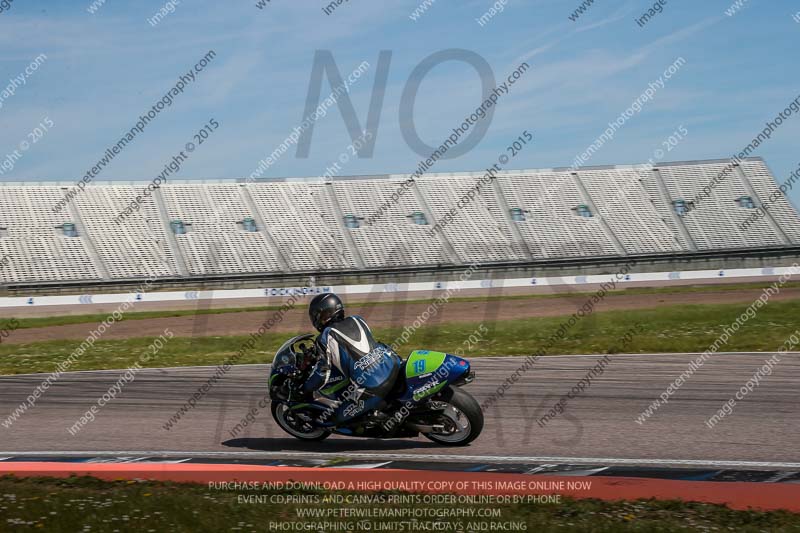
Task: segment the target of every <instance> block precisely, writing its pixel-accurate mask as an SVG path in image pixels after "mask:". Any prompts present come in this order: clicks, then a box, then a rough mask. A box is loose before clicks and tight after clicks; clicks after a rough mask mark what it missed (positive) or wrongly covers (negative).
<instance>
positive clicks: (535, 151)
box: [0, 0, 800, 205]
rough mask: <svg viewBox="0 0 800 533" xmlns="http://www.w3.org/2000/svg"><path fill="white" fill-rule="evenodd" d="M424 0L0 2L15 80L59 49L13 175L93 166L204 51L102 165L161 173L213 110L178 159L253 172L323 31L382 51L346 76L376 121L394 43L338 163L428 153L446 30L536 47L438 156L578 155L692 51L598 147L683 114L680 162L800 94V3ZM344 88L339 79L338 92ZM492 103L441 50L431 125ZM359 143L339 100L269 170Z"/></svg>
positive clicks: (440, 128) (4, 62) (634, 158)
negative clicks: (737, 6) (530, 137)
mask: <svg viewBox="0 0 800 533" xmlns="http://www.w3.org/2000/svg"><path fill="white" fill-rule="evenodd" d="M421 1H422V0H419V1H403V2H376V1H372V2H367V1H366V0H349V2H347V3H344V4H342V5H341V6H339V7H338V8H337V9H336V10H335V11H334V12H333V13H332V14H331V15H326V14H325V13H323V11H322V6H323V5H325V4H326V2H323V1H317V0H303V1H299V0H294V1H290V0H271V2H270V3H269V5H267V6H266V7H265V8H264V9H257V8H256V7H255V3H256V0H249V1H243V2H219V1H218V2H210V1H204V0H181V2H180V4H178V5H177V6H176V9H175V11H174V12H173V13H171V14H169V15H168V16H167V17H166V18H164V19H163V20H162V21H161V22H160V23H159V24H158V25H157V26H155V27H151V26H150V24H148V22H147V19H148V18H150V17H152V16H153V15H154V14H155V13H156V12H157V11H158V10H159V8H160V7H161V6H163V5H164V3H165V2H162V1H140V2H123V1H122V0H107V2H106V3H105V4H104V5H102V6H101V7H100V8H99V10H98V11H97V12H96V13H95V14H90V13H88V12H87V7H88V6H89V4H90V2H89V1H88V0H85V1H80V2H78V1H74V0H65V1H59V2H55V1H41V2H30V1H27V0H14V2H13V3H12V4H11V7H10V8H8V9H7V10H6V11H4V12H2V13H0V91H2V89H3V88H4V87H5V86H6V85H7V84H8V80H9V79H10V78H13V77H15V76H18V75H19V74H21V73H22V72H23V70H24V69H25V67H26V66H27V65H28V64H29V63H30V61H31V60H32V59H33V58H35V57H36V56H38V55H39V54H42V53H43V54H45V55H46V56H47V60H46V61H45V62H44V63H43V64H42V65H41V66H40V68H39V70H38V71H37V72H35V73H34V74H33V75H32V76H31V77H30V78H29V79H28V80H27V82H26V85H25V86H22V87H19V88H17V90H16V93H15V94H14V95H13V96H11V97H9V98H6V99H5V100H4V102H3V106H2V108H0V124H2V128H0V160H2V159H4V158H5V154H7V153H10V152H12V151H13V150H14V149H15V148H16V147H17V146H18V145H19V143H20V141H22V140H24V139H25V138H26V136H27V134H28V133H29V132H31V130H32V129H33V128H34V127H35V126H36V125H37V124H39V122H40V121H41V120H42V119H43V118H44V117H49V118H50V119H51V120H52V121H53V122H54V126H53V128H52V129H51V131H49V132H48V133H47V134H46V135H45V136H44V137H43V138H42V140H41V141H39V142H37V143H36V144H35V145H33V146H31V148H30V149H29V150H27V151H26V152H25V153H24V156H23V157H22V159H20V160H19V161H17V162H16V163H15V166H14V168H13V170H11V171H9V172H7V173H5V174H4V175H3V176H2V177H0V179H2V180H6V181H20V180H40V179H44V180H54V179H58V180H65V181H76V180H78V179H80V177H81V176H83V174H84V173H85V172H86V171H87V170H88V169H89V168H90V167H91V166H92V165H93V164H94V163H95V162H96V161H97V160H98V159H99V158H100V157H101V156H102V155H103V153H104V151H105V149H106V148H107V147H108V146H110V145H112V144H114V143H116V141H117V140H118V139H119V137H120V136H121V135H122V134H123V133H124V132H125V131H127V130H129V129H130V128H131V127H132V126H133V125H134V124H135V122H136V120H137V119H138V116H139V115H140V114H142V113H143V112H145V111H146V110H147V109H149V108H150V107H151V106H152V105H153V103H155V102H156V101H157V100H158V99H159V98H160V97H161V96H162V95H163V93H164V92H166V90H168V89H169V88H170V87H171V86H172V85H174V83H175V81H176V79H177V77H178V76H179V75H180V74H181V73H184V72H186V71H187V70H189V69H190V68H191V66H192V65H194V63H195V62H196V61H197V60H199V59H200V58H201V57H202V56H203V55H205V53H206V52H207V51H208V50H209V49H213V50H214V51H215V52H216V53H217V57H216V59H215V60H214V61H213V63H212V64H211V65H210V66H209V67H207V69H206V70H205V71H204V72H203V73H201V74H199V75H198V79H197V81H196V82H195V83H194V84H192V85H191V86H189V87H188V88H187V89H186V91H185V92H184V94H182V95H181V96H179V97H178V98H177V99H176V100H175V103H174V104H173V105H172V106H171V107H170V108H168V109H166V110H165V111H164V112H162V113H161V114H160V115H159V117H158V118H157V120H156V121H155V122H154V123H153V124H152V125H150V126H148V128H147V129H146V130H145V132H144V133H143V134H141V135H139V136H137V138H136V140H135V141H134V142H133V143H132V144H130V145H129V146H128V147H127V148H126V149H125V150H124V152H123V153H122V154H120V155H119V156H118V157H117V158H115V159H114V160H113V161H112V162H111V164H110V165H109V166H108V167H107V168H106V169H105V170H104V171H103V172H102V173H101V174H100V176H99V177H98V178H97V180H98V181H105V180H111V179H125V180H130V179H136V180H149V179H152V178H153V177H155V176H156V175H157V174H158V173H159V172H160V170H161V169H162V168H163V166H164V164H165V163H166V162H168V161H169V160H170V159H171V158H172V156H173V155H174V154H175V153H176V152H178V151H179V150H181V149H182V147H183V146H184V145H185V143H186V142H188V141H190V140H192V135H193V134H194V133H196V132H197V131H198V130H199V129H200V128H202V127H203V125H204V124H206V123H207V122H208V120H209V119H210V118H214V119H216V120H217V121H218V122H219V123H220V128H219V129H218V130H217V131H215V132H214V133H213V134H212V136H211V137H210V139H209V140H208V141H207V142H206V143H205V144H203V146H201V147H198V149H197V150H196V151H195V152H194V153H193V154H192V156H191V158H190V159H189V160H188V161H187V162H186V163H185V164H184V165H183V167H182V168H181V170H180V172H179V173H178V175H177V177H181V178H230V177H241V176H245V175H247V174H249V173H250V172H252V171H253V170H254V169H255V168H256V167H257V166H258V162H259V160H260V159H262V158H264V157H266V155H267V154H269V153H270V152H272V151H273V149H274V148H275V147H276V146H277V145H278V144H279V143H280V142H281V141H282V140H283V139H284V138H285V137H286V136H287V135H288V134H289V133H290V132H291V130H292V128H294V127H295V126H296V125H297V124H299V123H300V122H301V120H302V118H303V110H304V106H305V100H306V95H307V93H308V85H309V78H310V74H311V67H312V60H313V57H314V52H315V50H318V49H327V50H330V51H331V52H332V53H333V54H334V57H335V58H336V61H337V64H338V67H339V70H340V71H341V72H342V74H343V75H347V74H348V73H349V72H351V71H352V70H354V69H355V68H356V67H357V66H358V65H359V64H360V63H361V62H362V61H368V62H369V63H370V65H371V68H370V69H369V71H368V72H367V73H366V74H365V75H364V76H363V77H362V78H361V80H359V81H358V82H357V83H356V84H355V85H354V86H353V88H352V90H351V94H350V97H351V99H352V102H353V105H354V106H355V109H356V112H357V114H358V117H359V119H360V120H361V122H362V124H364V123H365V121H366V114H367V109H368V106H369V101H370V98H371V96H372V90H373V80H374V75H375V69H376V67H377V64H378V54H379V52H380V51H381V50H391V51H392V53H393V55H392V62H391V66H390V70H389V78H388V83H387V86H386V88H385V91H386V93H385V98H384V102H383V108H382V115H381V120H380V125H379V128H378V132H377V141H376V145H375V152H374V154H373V157H371V158H368V159H353V160H351V161H349V162H348V163H347V164H346V165H345V166H344V167H343V170H342V173H343V174H383V173H409V172H413V170H414V169H415V168H416V165H417V162H418V161H419V159H420V156H419V155H417V154H416V153H414V151H412V150H411V149H410V148H409V147H408V146H407V145H406V143H405V142H404V140H403V137H402V134H401V131H400V126H399V123H400V122H399V106H400V95H401V93H402V90H403V87H404V86H405V84H406V83H407V81H408V79H409V75H410V74H411V72H412V70H413V69H414V67H415V66H416V65H417V64H419V63H420V62H421V61H422V60H423V59H424V58H425V57H426V56H428V55H430V54H432V53H434V52H436V51H439V50H443V49H448V48H464V49H468V50H473V51H475V52H477V53H478V54H480V55H481V56H482V57H484V58H485V59H486V60H487V61H488V62H489V64H490V65H491V67H492V69H493V71H494V73H495V76H496V78H497V79H498V80H501V79H502V78H504V77H505V76H506V75H507V74H508V73H510V72H511V71H512V70H513V69H514V68H515V67H516V66H517V65H518V64H519V63H520V62H521V61H526V62H528V63H529V65H530V66H531V68H530V70H529V71H528V72H527V73H526V74H525V75H524V77H523V78H522V80H520V81H519V82H518V83H517V84H516V85H514V86H513V87H512V90H511V92H510V94H509V95H507V96H505V97H503V98H502V99H501V101H500V103H499V104H498V106H497V108H496V112H495V114H494V117H493V119H492V122H491V125H490V127H489V130H488V133H487V134H486V136H485V137H484V138H483V140H482V141H481V142H480V144H478V146H477V147H475V148H474V149H473V150H471V151H470V152H468V153H467V154H465V155H463V156H461V157H458V158H456V159H449V160H443V161H439V162H438V163H437V165H436V167H435V169H434V170H435V171H437V172H448V171H458V170H479V169H482V168H485V167H486V166H487V165H490V164H492V163H494V162H495V161H496V160H497V156H498V154H500V153H502V152H503V151H504V150H505V147H506V146H507V145H508V143H509V142H511V141H513V140H514V139H515V138H517V137H518V136H519V135H520V134H521V132H522V131H523V130H528V131H530V132H532V133H533V134H534V136H535V143H534V144H533V145H532V146H530V147H528V148H526V149H525V150H524V151H523V152H522V153H521V154H520V155H519V156H517V157H516V158H515V159H514V160H513V163H512V164H510V165H509V166H513V167H514V168H539V167H558V166H569V165H570V164H571V163H572V161H573V159H574V158H575V157H576V155H578V154H579V153H580V152H582V151H583V150H584V149H585V148H586V147H587V146H588V145H589V144H591V143H592V142H593V141H594V139H595V138H597V137H598V136H599V135H600V134H601V133H602V131H603V130H604V129H605V128H606V125H607V123H608V122H609V121H612V120H614V119H615V118H616V117H617V116H619V114H620V113H621V112H623V111H624V110H625V109H626V108H627V107H628V106H630V105H631V103H632V102H633V100H635V99H636V98H637V97H638V96H639V95H640V94H641V93H642V92H643V91H644V90H645V89H646V88H647V86H648V84H649V83H650V82H652V81H654V80H656V79H658V77H659V76H660V75H661V74H662V72H663V71H664V69H665V68H667V67H668V66H669V65H670V64H671V63H673V61H675V59H676V58H678V57H683V58H684V59H685V61H686V64H685V65H684V66H683V67H682V68H681V69H680V71H679V72H678V73H676V74H675V76H673V78H672V79H670V80H669V81H668V82H666V84H665V86H664V88H663V89H661V90H659V91H658V92H657V93H656V95H655V96H654V98H653V99H652V100H651V101H649V102H647V103H646V104H645V105H644V108H643V109H642V111H641V112H640V113H638V114H636V115H635V116H634V117H633V118H631V119H630V120H629V121H628V122H627V123H626V124H625V125H624V126H623V127H622V128H621V129H620V130H619V131H618V132H617V134H616V136H615V137H614V139H613V141H611V142H609V143H607V144H606V145H605V146H603V148H602V149H601V150H600V151H599V152H597V153H596V154H595V155H594V156H593V157H592V159H591V160H590V162H589V163H587V164H634V163H641V162H644V161H646V160H647V159H648V158H650V157H651V156H652V155H653V153H654V150H656V149H658V148H659V147H660V146H661V143H662V141H663V140H664V139H666V138H667V137H668V136H669V135H670V134H672V133H673V132H674V131H675V130H677V129H678V128H679V127H681V126H683V127H684V128H686V130H688V132H689V133H688V136H687V137H686V139H685V140H683V141H682V142H680V143H679V144H678V146H677V147H676V148H675V149H674V150H672V151H671V152H670V153H669V154H666V155H665V156H664V160H665V161H668V160H691V159H711V158H727V157H729V156H730V155H731V154H732V153H734V152H738V151H740V150H741V149H742V148H743V147H745V146H746V145H747V144H748V143H749V142H750V140H751V139H752V138H753V137H755V136H756V135H757V134H758V133H759V132H760V131H761V130H762V129H763V127H764V123H765V122H766V121H767V120H770V119H772V118H773V117H774V116H775V115H776V114H777V113H778V112H780V111H781V110H782V109H784V107H786V105H787V104H788V103H789V102H791V101H792V100H794V99H795V98H796V97H797V96H798V95H800V69H798V67H797V61H796V55H795V53H796V49H797V46H798V42H800V24H799V23H797V22H795V21H794V20H793V19H792V14H793V13H796V12H798V11H800V1H784V0H779V1H772V2H765V1H756V0H749V1H747V2H745V4H744V7H743V9H742V10H741V11H739V12H738V13H736V14H735V15H734V16H732V17H730V16H726V14H725V10H726V9H728V8H729V7H730V6H731V2H732V1H733V0H730V1H727V0H726V1H719V0H711V1H707V2H702V3H700V2H686V1H685V0H684V1H679V0H669V1H668V2H667V4H666V6H665V7H664V9H663V12H662V13H661V14H659V15H657V16H656V17H655V18H654V19H653V20H651V21H650V22H649V23H648V24H647V25H646V26H644V27H639V26H638V25H637V24H636V22H635V21H634V19H635V18H637V17H639V16H641V14H642V13H643V12H644V11H646V9H647V6H648V5H652V4H651V3H647V2H632V1H624V0H597V1H596V2H595V4H594V5H592V6H591V7H590V8H589V9H588V10H587V11H586V12H585V13H583V14H582V15H581V16H580V17H579V18H578V19H577V20H576V21H574V22H573V21H571V20H570V19H569V18H568V16H569V15H570V14H571V13H572V12H573V11H574V10H575V8H576V7H577V6H578V4H579V3H580V2H579V1H578V0H571V1H566V0H559V1H554V0H553V1H548V0H545V1H528V2H523V1H521V0H508V2H507V4H506V6H505V9H504V11H503V12H502V13H498V14H497V15H495V16H494V17H493V18H492V19H491V20H490V21H489V22H488V23H487V24H485V25H484V26H483V27H481V26H480V25H478V23H477V22H476V20H475V19H477V18H479V17H480V16H481V15H482V14H483V13H485V12H486V11H487V10H488V9H489V8H490V7H491V6H492V4H493V2H489V1H473V0H469V1H464V2H454V1H447V0H436V1H435V2H434V3H433V4H432V5H431V6H430V8H429V10H428V11H427V12H426V13H425V14H423V15H422V16H421V18H420V19H419V20H417V21H413V20H411V19H410V18H409V15H410V13H411V12H412V11H413V10H414V9H415V8H416V7H417V6H419V5H420V2H421ZM329 90H330V87H329V86H328V85H327V82H326V84H325V85H324V86H323V95H325V94H328V92H329ZM480 101H481V92H480V80H479V78H478V77H477V75H476V73H475V71H474V70H473V69H471V67H468V66H467V65H465V64H463V63H455V62H452V63H447V64H443V65H441V66H440V67H438V68H436V69H434V70H433V71H432V72H431V73H430V74H429V75H428V76H427V77H426V78H425V79H424V80H423V81H422V83H421V86H420V90H419V94H418V99H417V102H416V107H415V116H414V123H415V124H416V127H417V130H418V132H419V135H420V136H421V137H422V138H423V139H424V140H425V141H427V142H428V144H431V145H434V144H439V143H440V142H441V141H442V139H443V138H444V137H446V136H447V135H448V134H449V132H450V130H451V129H452V128H453V127H455V126H456V125H458V124H459V123H461V121H462V120H463V118H464V116H465V115H467V114H469V112H471V111H472V110H473V109H474V108H475V107H476V106H477V105H478V104H479V103H480ZM798 138H800V116H795V117H793V118H792V119H791V120H789V121H788V122H786V123H784V124H783V126H781V128H780V129H779V130H778V131H777V132H776V133H775V134H774V135H773V137H772V139H771V140H769V141H768V142H767V143H765V144H763V145H762V146H761V147H759V149H758V150H757V152H756V155H760V156H762V157H764V158H765V159H766V161H767V163H768V164H769V165H770V167H771V168H772V170H773V172H774V173H775V175H776V177H777V179H778V180H779V181H783V180H785V179H787V178H788V177H789V173H790V172H791V171H792V170H793V169H795V168H797V167H798V165H800V153H798V150H797V139H798ZM349 143H350V138H349V136H348V134H347V129H346V128H345V124H344V122H343V120H342V118H341V115H340V114H339V112H338V110H333V111H332V112H330V113H328V115H327V116H326V117H324V118H322V119H321V120H320V121H318V123H317V124H316V127H315V131H314V136H313V140H312V143H311V151H310V156H309V157H308V158H306V159H299V158H297V157H295V152H294V149H292V150H291V151H290V152H289V153H287V154H286V155H285V156H283V157H282V158H281V159H280V160H279V161H278V163H276V164H275V165H274V166H272V167H271V168H270V169H269V170H268V171H267V173H266V175H267V176H273V177H278V176H318V175H321V174H322V173H323V172H324V171H325V168H326V167H327V166H328V165H330V164H331V162H333V161H335V160H336V158H337V157H338V156H339V154H341V153H342V152H343V151H345V149H346V147H347V145H348V144H349ZM795 189H796V190H795V191H793V192H792V193H791V194H790V198H791V199H792V200H793V201H794V203H795V205H798V204H800V190H797V189H798V188H797V187H796V188H795Z"/></svg>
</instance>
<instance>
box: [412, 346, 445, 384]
mask: <svg viewBox="0 0 800 533" xmlns="http://www.w3.org/2000/svg"><path fill="white" fill-rule="evenodd" d="M445 357H447V354H446V353H444V352H431V351H428V350H414V351H413V352H411V355H409V356H408V361H406V377H407V378H413V377H416V376H420V375H422V374H429V373H431V372H436V370H437V369H438V368H439V367H440V366H442V364H444V358H445Z"/></svg>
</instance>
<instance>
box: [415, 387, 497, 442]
mask: <svg viewBox="0 0 800 533" xmlns="http://www.w3.org/2000/svg"><path fill="white" fill-rule="evenodd" d="M434 401H437V402H443V403H447V404H449V405H450V406H452V407H453V408H455V409H451V408H449V407H448V410H447V413H448V414H446V415H445V416H448V417H449V418H451V420H452V423H454V424H455V423H456V419H453V418H452V417H453V416H456V417H457V418H458V419H460V420H461V421H462V423H463V421H464V420H466V422H467V424H463V426H465V427H464V431H463V432H461V434H460V435H459V434H458V433H455V434H451V435H443V434H437V433H425V434H424V435H425V437H427V438H428V439H430V440H432V441H433V442H435V443H437V444H442V445H444V446H466V445H467V444H469V443H470V442H472V441H473V440H475V439H477V438H478V435H480V434H481V431H482V430H483V411H482V410H481V406H480V404H478V402H477V401H476V400H475V398H473V397H472V396H470V394H469V393H467V392H464V391H463V390H461V389H458V388H452V387H448V388H447V389H445V391H444V392H443V393H442V394H441V395H440V396H439V397H437V398H436V399H435V400H434Z"/></svg>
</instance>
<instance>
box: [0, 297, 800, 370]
mask: <svg viewBox="0 0 800 533" xmlns="http://www.w3.org/2000/svg"><path fill="white" fill-rule="evenodd" d="M746 307H747V305H744V304H726V305H676V306H663V307H659V308H655V309H644V310H636V311H607V312H602V313H594V314H592V315H589V316H587V317H585V318H583V319H581V320H579V321H578V322H577V323H576V324H575V325H574V326H573V327H572V328H570V329H568V330H567V331H566V334H565V335H564V337H563V338H561V339H559V340H558V341H557V342H556V343H555V344H554V345H553V346H552V347H551V348H550V350H549V354H577V353H590V354H591V353H597V354H601V353H616V352H617V351H618V350H619V348H618V346H619V342H620V339H622V338H623V337H624V336H625V333H626V332H628V331H630V330H631V328H633V327H634V326H635V325H639V326H640V327H639V328H637V329H640V330H641V332H640V333H638V334H637V335H636V336H634V337H633V338H632V339H631V340H630V342H627V343H626V344H625V347H624V351H625V352H628V353H649V352H702V351H704V350H706V349H707V348H708V346H709V345H710V344H711V343H713V342H714V340H715V339H716V338H717V337H718V335H719V334H720V333H721V331H722V328H723V327H724V326H726V325H729V324H730V323H732V322H733V321H734V320H735V319H736V317H737V316H739V315H740V314H741V313H742V311H743V310H744V309H745V308H746ZM798 316H800V300H796V301H786V302H772V303H770V304H769V305H767V306H766V307H763V308H762V309H761V310H760V311H759V312H758V314H757V315H756V317H755V318H753V319H750V320H749V321H748V322H746V323H745V324H744V326H742V327H741V328H740V329H739V330H738V332H737V333H736V334H735V335H733V336H732V337H731V338H730V340H729V342H728V344H727V345H724V346H722V347H721V351H765V352H769V351H772V350H776V349H778V348H779V347H780V345H781V344H782V343H783V342H784V340H785V339H786V338H787V337H788V336H789V335H791V334H792V333H793V332H794V331H795V330H797V328H798V326H799V325H800V324H798V321H797V317H798ZM567 318H568V317H542V318H529V319H521V320H508V321H503V322H496V323H488V322H487V323H486V324H485V325H486V327H487V328H488V332H487V333H485V334H484V335H483V336H482V337H481V338H480V340H479V341H478V342H476V343H471V344H470V345H469V346H465V339H467V338H468V337H469V336H470V335H472V334H473V333H475V332H476V330H477V329H478V328H479V327H480V325H481V323H480V322H475V323H453V324H448V323H445V324H434V325H426V326H423V327H421V328H420V329H418V330H417V331H416V332H415V333H414V334H413V335H412V336H411V338H410V339H409V341H408V342H407V343H406V344H405V345H404V346H402V347H401V349H400V350H399V351H400V353H401V354H402V355H405V354H407V353H408V352H409V351H410V350H412V349H415V348H427V349H431V350H441V351H449V352H451V353H453V352H458V353H464V354H465V355H466V356H468V357H476V356H489V355H529V354H531V353H534V352H536V351H537V350H538V349H539V348H540V347H541V346H543V345H544V344H545V342H546V340H547V339H548V338H549V337H550V336H551V335H552V334H553V333H554V332H555V331H557V330H558V329H559V327H560V325H561V324H562V323H563V322H564V321H565V320H566V319H567ZM401 333H402V328H400V327H397V328H382V329H376V330H375V334H376V336H377V337H378V338H379V339H381V340H383V341H384V342H387V343H391V342H392V341H393V340H394V339H396V338H398V337H399V335H400V334H401ZM290 336H291V334H288V333H280V334H278V333H267V334H265V335H264V336H263V337H261V338H260V339H259V342H258V343H257V345H256V346H255V347H254V348H253V349H252V350H248V351H246V352H245V353H244V355H243V356H242V357H241V358H240V359H238V360H236V361H235V363H236V364H246V363H267V362H270V361H271V359H272V356H273V354H274V352H275V350H277V348H278V347H279V346H280V345H281V344H282V343H283V342H284V341H285V340H286V339H287V338H289V337H290ZM247 339H248V337H245V336H221V337H197V338H188V337H175V338H173V339H172V340H170V341H169V342H167V343H166V344H165V346H164V348H162V349H161V350H160V351H159V352H158V354H157V355H156V356H155V357H152V358H151V359H150V361H149V363H148V364H147V365H143V366H150V367H172V366H197V365H217V364H221V363H222V362H224V361H225V360H227V359H228V358H230V357H231V356H234V355H235V354H236V353H237V351H238V350H239V348H240V347H241V346H242V345H243V344H244V343H245V342H246V341H247ZM151 342H152V339H150V338H134V339H125V340H115V341H98V342H97V343H95V345H94V347H93V348H91V349H90V350H88V351H86V352H85V353H84V354H83V355H82V356H80V357H79V358H78V359H77V361H76V362H75V363H74V364H73V365H72V366H71V367H70V370H103V369H121V368H128V367H130V366H131V365H133V364H134V363H135V362H136V361H138V360H139V358H140V357H141V355H142V354H144V353H145V352H146V351H147V348H148V346H149V345H150V343H151ZM79 345H80V341H51V342H40V343H31V344H19V345H0V374H20V373H29V372H51V371H53V369H54V368H55V367H56V365H57V364H58V363H59V362H61V361H63V360H64V359H66V358H67V357H68V356H69V355H70V354H71V353H72V352H73V350H75V349H76V348H77V347H78V346H79Z"/></svg>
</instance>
